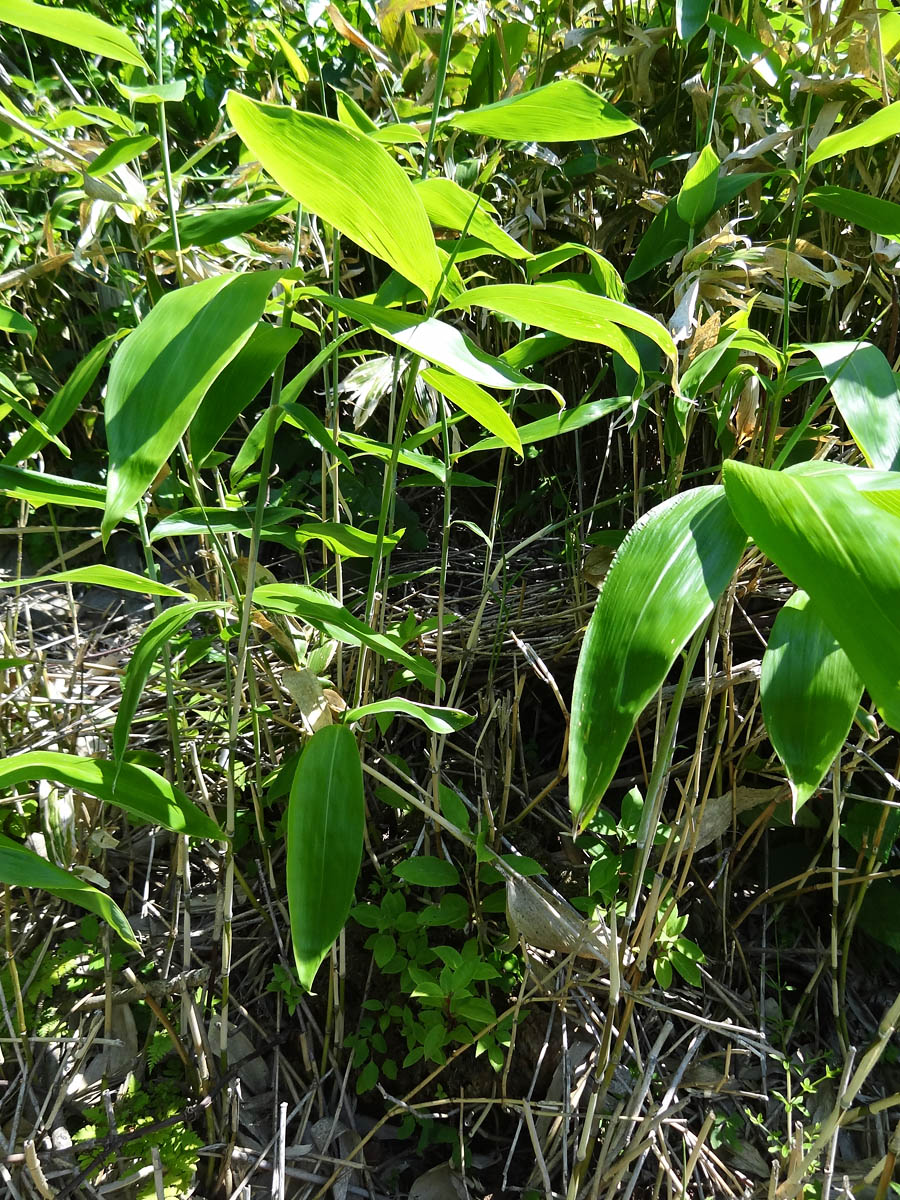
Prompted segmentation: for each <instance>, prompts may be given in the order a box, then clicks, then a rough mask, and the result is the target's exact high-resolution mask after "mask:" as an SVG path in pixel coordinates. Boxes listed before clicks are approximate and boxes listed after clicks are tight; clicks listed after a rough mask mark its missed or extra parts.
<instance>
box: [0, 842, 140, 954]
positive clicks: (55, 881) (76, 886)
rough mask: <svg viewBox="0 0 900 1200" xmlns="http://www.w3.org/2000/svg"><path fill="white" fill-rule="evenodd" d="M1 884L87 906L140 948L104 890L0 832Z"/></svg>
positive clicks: (122, 916) (125, 940) (120, 935)
mask: <svg viewBox="0 0 900 1200" xmlns="http://www.w3.org/2000/svg"><path fill="white" fill-rule="evenodd" d="M0 883H8V884H11V885H12V886H13V887H28V888H40V889H41V891H43V892H49V893H50V895H51V896H58V897H59V898H60V899H61V900H65V901H66V902H67V903H69V904H77V905H79V906H80V907H81V908H86V909H87V910H88V912H92V913H95V914H96V915H97V916H98V917H100V918H101V919H102V920H104V921H106V923H107V924H108V925H109V926H110V927H111V928H112V929H114V930H115V932H116V933H117V934H118V935H119V937H120V938H121V939H122V941H123V942H127V943H128V945H129V946H133V947H134V949H135V950H139V949H140V946H139V945H138V941H137V938H136V937H135V936H134V931H133V930H132V928H131V926H130V925H129V924H128V918H127V917H126V916H125V914H124V913H123V912H122V910H121V908H119V906H118V904H116V902H115V901H114V900H111V899H110V898H109V896H107V895H106V893H105V892H101V891H100V889H99V888H95V887H94V886H93V884H90V883H86V882H85V881H84V880H83V879H79V877H78V876H77V875H73V874H72V872H71V871H64V870H63V868H62V867H57V866H56V865H55V864H54V863H51V862H48V861H47V859H46V858H41V856H40V855H39V854H35V853H34V851H33V850H29V849H28V847H27V846H21V845H20V844H19V843H18V842H14V841H13V840H12V839H11V838H8V837H5V836H4V835H3V834H0Z"/></svg>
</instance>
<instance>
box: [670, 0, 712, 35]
mask: <svg viewBox="0 0 900 1200" xmlns="http://www.w3.org/2000/svg"><path fill="white" fill-rule="evenodd" d="M708 17H709V0H675V30H676V32H677V34H678V36H679V37H680V38H681V40H682V41H684V42H689V41H690V40H691V38H692V37H694V36H695V35H696V34H698V33H699V32H700V30H701V29H702V28H703V27H704V26H705V25H706V21H707V18H708Z"/></svg>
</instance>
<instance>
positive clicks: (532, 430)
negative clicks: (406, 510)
mask: <svg viewBox="0 0 900 1200" xmlns="http://www.w3.org/2000/svg"><path fill="white" fill-rule="evenodd" d="M629 404H631V397H630V396H607V397H606V398H605V399H603V400H589V401H588V402H587V404H579V406H578V407H577V408H564V409H561V410H560V411H559V412H556V413H553V414H552V416H549V417H540V418H539V419H538V420H537V421H529V422H528V423H527V424H526V425H519V426H517V427H516V434H517V435H518V437H519V440H520V441H521V443H522V445H523V446H530V445H533V444H534V443H535V442H546V441H548V440H549V439H551V438H556V437H561V436H562V435H563V434H565V433H573V432H574V431H575V430H576V429H583V428H584V427H585V426H586V425H592V424H593V423H594V422H595V421H599V420H601V419H602V418H603V417H608V416H609V415H610V414H611V413H614V412H618V411H619V409H622V408H626V407H627V406H628V405H629ZM506 444H507V443H506V442H505V441H501V439H500V438H496V437H492V438H485V439H484V440H483V441H481V442H476V443H475V445H474V446H468V447H467V448H466V449H465V450H460V451H459V453H458V454H457V455H456V456H455V457H456V458H462V456H463V455H464V454H473V453H474V452H475V451H476V450H499V449H500V448H501V447H502V446H504V445H506Z"/></svg>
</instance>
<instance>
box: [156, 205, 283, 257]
mask: <svg viewBox="0 0 900 1200" xmlns="http://www.w3.org/2000/svg"><path fill="white" fill-rule="evenodd" d="M295 207H296V205H295V204H294V203H293V201H291V200H283V199H278V200H257V201H256V202H255V203H253V204H230V205H228V206H224V205H223V206H222V207H219V208H210V209H207V210H206V211H205V212H196V213H190V214H188V215H187V216H184V217H178V218H177V220H176V222H175V224H176V226H177V227H178V240H179V244H180V245H181V248H182V249H183V250H184V249H187V247H188V246H217V245H218V244H219V243H220V242H225V241H227V240H228V239H229V238H233V237H240V235H241V234H242V233H246V232H247V230H248V229H255V228H256V226H257V225H261V224H262V223H263V221H268V220H269V219H270V218H271V217H274V216H277V215H278V214H279V213H285V212H291V211H292V210H293V209H294V208H295ZM146 249H147V250H174V249H175V235H174V234H173V233H172V231H171V229H169V230H167V231H166V232H165V233H158V234H157V235H156V237H154V238H151V239H150V241H149V242H148V243H147V246H146Z"/></svg>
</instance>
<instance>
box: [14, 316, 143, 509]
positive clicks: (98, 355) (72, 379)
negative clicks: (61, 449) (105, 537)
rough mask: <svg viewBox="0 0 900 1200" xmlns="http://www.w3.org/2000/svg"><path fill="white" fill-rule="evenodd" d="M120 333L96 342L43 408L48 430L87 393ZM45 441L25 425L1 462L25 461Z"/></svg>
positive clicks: (55, 429) (56, 429)
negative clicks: (23, 430) (22, 431)
mask: <svg viewBox="0 0 900 1200" xmlns="http://www.w3.org/2000/svg"><path fill="white" fill-rule="evenodd" d="M122 336H123V333H122V332H120V331H117V332H116V333H111V334H110V335H109V337H105V338H103V340H102V341H100V342H98V343H97V345H96V346H94V348H93V349H92V350H90V351H89V352H88V353H87V354H86V355H85V356H84V358H83V359H82V360H81V362H80V363H79V364H78V366H77V367H76V368H75V369H74V371H72V374H71V375H70V376H69V378H68V379H67V380H66V382H65V383H64V384H63V385H62V387H61V388H60V389H59V391H58V392H57V393H56V395H55V396H54V397H53V399H52V400H51V401H50V403H49V404H48V405H47V407H46V408H45V409H44V412H43V414H42V418H43V423H44V425H45V427H46V428H47V429H49V430H50V432H51V433H59V431H60V430H61V429H62V428H63V426H64V425H65V424H66V422H67V421H68V420H69V418H70V417H71V416H72V414H73V413H74V412H75V410H76V409H77V408H78V405H79V404H80V403H81V401H82V400H83V399H84V398H85V396H86V395H87V394H88V391H89V390H90V388H91V386H92V384H93V383H94V380H95V379H96V378H97V376H98V375H99V374H100V371H101V369H102V367H103V364H104V363H105V362H106V358H107V355H108V354H109V352H110V350H111V348H112V347H113V345H114V344H115V343H116V342H117V341H118V340H119V339H120V338H121V337H122ZM46 444H47V439H46V438H45V437H44V436H43V434H41V433H40V432H39V431H38V430H37V429H34V428H33V427H32V428H31V429H27V430H26V431H25V433H23V434H22V436H21V437H20V438H19V440H18V441H17V442H16V443H15V445H14V446H12V447H11V449H9V450H8V451H7V452H6V454H4V456H3V459H2V463H3V465H4V466H10V467H12V466H15V465H16V463H20V462H24V461H25V459H26V458H30V457H31V456H32V454H37V453H38V451H39V450H41V449H42V448H43V447H44V446H45V445H46ZM101 507H102V505H101Z"/></svg>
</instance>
